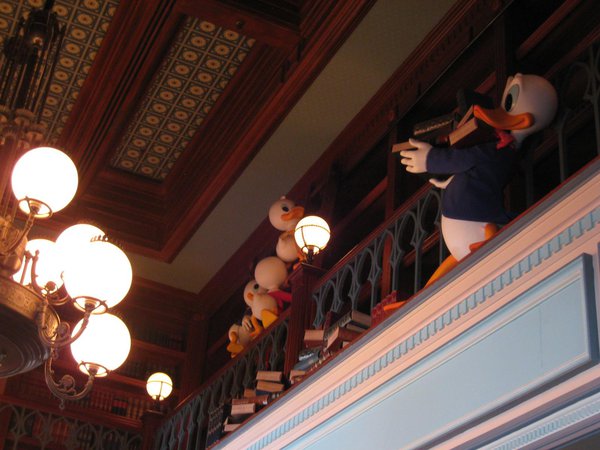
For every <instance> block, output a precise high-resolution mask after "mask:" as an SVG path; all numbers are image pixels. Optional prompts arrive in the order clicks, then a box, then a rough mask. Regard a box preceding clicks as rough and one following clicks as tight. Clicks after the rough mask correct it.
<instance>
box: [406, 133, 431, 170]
mask: <svg viewBox="0 0 600 450" xmlns="http://www.w3.org/2000/svg"><path fill="white" fill-rule="evenodd" d="M408 142H410V144H411V145H412V146H413V147H416V150H403V151H401V152H400V156H402V159H401V160H400V162H401V163H402V164H404V165H405V166H406V171H407V172H411V173H423V172H427V155H428V154H429V150H431V148H432V145H431V144H428V143H427V142H422V141H417V140H416V139H412V138H411V139H409V140H408Z"/></svg>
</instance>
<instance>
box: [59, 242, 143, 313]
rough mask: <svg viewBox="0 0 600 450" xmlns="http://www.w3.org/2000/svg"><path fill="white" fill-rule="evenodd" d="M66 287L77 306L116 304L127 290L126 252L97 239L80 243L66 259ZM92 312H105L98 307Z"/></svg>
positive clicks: (129, 280)
mask: <svg viewBox="0 0 600 450" xmlns="http://www.w3.org/2000/svg"><path fill="white" fill-rule="evenodd" d="M63 277H64V280H65V288H66V289H67V292H68V294H69V295H70V296H71V298H73V299H75V302H76V306H78V307H79V308H81V309H85V305H86V303H87V302H88V301H92V302H93V301H94V300H100V301H104V302H106V307H107V308H112V307H113V306H115V305H116V304H118V303H119V302H120V301H121V300H123V298H124V297H125V296H126V295H127V292H129V288H130V287H131V279H132V270H131V263H130V262H129V259H128V258H127V255H125V253H124V252H123V250H121V249H120V248H119V247H117V246H116V245H114V244H112V243H110V242H108V241H104V240H97V241H92V242H88V243H86V244H82V245H80V246H79V249H78V251H77V253H74V254H71V255H70V260H69V261H66V262H65V271H64V276H63ZM94 312H95V313H103V312H105V309H104V308H98V309H97V310H95V311H94Z"/></svg>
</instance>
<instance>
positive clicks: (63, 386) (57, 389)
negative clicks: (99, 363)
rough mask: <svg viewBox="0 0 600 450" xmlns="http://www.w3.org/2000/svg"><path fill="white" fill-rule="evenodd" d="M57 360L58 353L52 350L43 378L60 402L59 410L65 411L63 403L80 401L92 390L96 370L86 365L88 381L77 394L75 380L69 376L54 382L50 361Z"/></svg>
mask: <svg viewBox="0 0 600 450" xmlns="http://www.w3.org/2000/svg"><path fill="white" fill-rule="evenodd" d="M57 358H58V353H57V352H56V350H52V356H51V357H50V358H48V359H47V360H46V365H45V370H44V378H45V381H46V385H47V386H48V389H49V390H50V392H52V394H53V395H54V396H55V397H56V398H58V399H59V400H60V405H59V408H60V409H61V410H62V409H65V401H77V400H81V399H82V398H84V397H85V396H86V395H87V394H89V392H90V391H91V390H92V387H93V384H94V380H95V378H96V374H97V373H98V370H97V368H96V367H93V366H92V367H88V365H86V368H87V371H88V379H87V382H86V383H85V386H84V387H83V389H82V390H81V391H79V392H77V387H76V385H75V384H76V383H75V378H73V377H72V376H71V375H63V376H62V377H61V379H60V380H59V381H58V382H57V381H54V369H53V368H52V360H54V359H57Z"/></svg>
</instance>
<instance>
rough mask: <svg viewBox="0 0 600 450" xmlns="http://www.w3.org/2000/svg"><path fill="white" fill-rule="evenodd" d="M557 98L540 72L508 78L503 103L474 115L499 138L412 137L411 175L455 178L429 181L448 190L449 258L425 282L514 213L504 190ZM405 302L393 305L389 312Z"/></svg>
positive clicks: (406, 154)
mask: <svg viewBox="0 0 600 450" xmlns="http://www.w3.org/2000/svg"><path fill="white" fill-rule="evenodd" d="M557 107H558V96H557V94H556V90H555V89H554V87H553V86H552V84H551V83H550V82H548V81H547V80H546V79H544V78H542V77H540V76H537V75H523V74H521V73H518V74H516V75H515V76H513V77H509V78H508V81H507V83H506V86H505V89H504V93H503V95H502V102H501V106H500V107H499V108H496V109H485V108H482V107H479V106H477V105H475V106H474V108H473V115H474V116H475V117H476V118H477V119H479V120H481V121H483V122H485V123H486V124H488V125H490V126H491V127H493V128H494V129H495V132H496V136H497V140H492V141H490V142H485V143H482V144H479V145H475V146H473V147H467V148H454V147H450V148H436V147H432V146H431V145H430V144H428V143H426V142H421V141H417V140H415V139H409V142H410V143H411V145H412V146H413V147H415V148H416V150H404V151H401V152H400V155H401V157H402V159H401V161H400V162H401V163H402V164H403V165H405V166H406V170H407V171H408V172H411V173H423V172H430V173H445V174H450V175H451V176H450V178H448V179H447V180H445V181H441V180H438V179H435V178H432V179H430V180H429V182H430V183H432V184H433V185H434V186H436V187H438V188H441V189H445V192H444V195H443V197H442V235H443V237H444V242H445V243H446V246H447V247H448V250H449V251H450V256H449V257H448V258H447V259H446V260H445V261H443V262H442V264H441V265H440V267H439V268H438V269H437V270H436V271H435V272H434V274H433V275H432V277H431V278H430V279H429V281H428V282H427V284H426V286H428V285H429V284H431V283H432V282H433V281H435V280H437V279H439V278H440V277H441V276H442V275H444V274H446V273H447V272H448V271H450V270H451V269H452V268H453V267H454V266H456V264H457V263H458V262H459V261H460V260H462V259H463V258H465V257H466V256H467V255H469V254H470V253H471V252H472V251H474V250H475V249H477V248H479V247H480V246H481V245H483V243H484V242H486V241H487V240H489V239H490V238H491V237H492V236H493V235H494V234H495V233H496V232H497V229H498V228H497V226H498V225H501V224H505V223H507V222H508V221H509V220H510V219H511V217H510V216H509V215H508V214H507V212H506V211H505V209H504V202H503V191H504V188H505V186H506V185H507V184H508V182H509V180H510V177H511V174H512V171H513V168H514V164H515V162H516V157H517V153H516V151H517V149H519V148H520V147H521V145H522V143H523V141H524V139H525V138H526V137H527V136H529V135H531V134H533V133H535V132H537V131H539V130H541V129H543V128H545V127H547V126H548V125H550V123H551V122H552V120H553V119H554V115H555V114H556V110H557ZM403 303H404V302H399V303H396V304H392V305H388V307H387V308H386V310H390V309H394V308H396V307H400V306H402V304H403Z"/></svg>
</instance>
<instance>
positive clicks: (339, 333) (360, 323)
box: [323, 310, 371, 353]
mask: <svg viewBox="0 0 600 450" xmlns="http://www.w3.org/2000/svg"><path fill="white" fill-rule="evenodd" d="M370 326H371V316H369V315H368V314H365V313H362V312H360V311H356V310H350V311H348V312H347V313H345V314H343V315H342V316H341V317H340V318H339V319H337V320H336V321H335V323H334V324H333V325H331V326H329V327H328V328H327V329H326V330H325V333H324V335H323V341H324V349H325V350H326V351H327V352H330V353H331V352H336V351H337V350H339V349H340V348H341V347H344V346H345V345H347V344H348V343H349V342H351V341H353V340H354V339H355V338H357V337H358V336H359V335H360V334H361V333H362V332H363V331H365V330H367V329H368V328H369V327H370Z"/></svg>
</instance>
